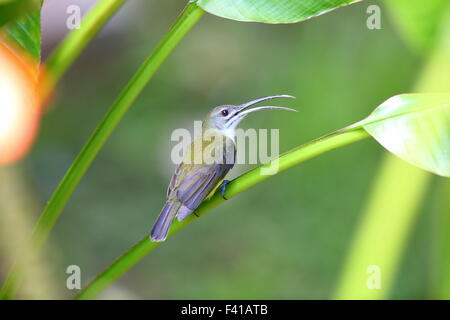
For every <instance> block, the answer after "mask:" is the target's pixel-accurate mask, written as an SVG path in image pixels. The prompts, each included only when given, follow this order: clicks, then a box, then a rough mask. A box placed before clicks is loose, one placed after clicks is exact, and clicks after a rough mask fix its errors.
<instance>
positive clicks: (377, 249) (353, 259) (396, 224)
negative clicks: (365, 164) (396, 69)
mask: <svg viewBox="0 0 450 320" xmlns="http://www.w3.org/2000/svg"><path fill="white" fill-rule="evenodd" d="M405 4H406V5H407V4H408V3H406V2H405ZM448 14H450V12H448ZM448 21H449V20H448V18H447V19H443V25H442V28H441V31H442V32H441V39H440V40H439V41H438V44H437V46H436V48H435V50H434V52H433V53H432V54H431V55H430V58H429V59H428V61H427V65H426V66H425V68H424V70H423V72H422V74H421V75H420V77H419V78H418V81H417V84H416V87H415V90H413V91H415V92H448V91H449V89H450V73H449V72H448V71H449V70H450V63H449V61H450V45H449V44H450V42H449V38H450V37H449V36H450V24H449V23H448ZM431 178H432V176H431V175H430V174H429V173H428V172H426V171H423V170H419V169H417V168H414V167H412V166H411V165H409V164H407V163H404V162H402V161H400V160H399V159H397V158H396V157H394V156H392V155H390V154H386V156H385V158H384V161H383V163H382V167H381V169H380V172H379V174H378V176H377V178H376V179H375V184H374V186H373V189H372V191H371V193H370V195H369V200H368V204H367V206H366V210H365V212H364V213H363V215H362V220H361V223H360V224H359V226H358V229H357V231H356V234H355V239H354V241H352V246H351V247H350V249H349V254H348V256H347V257H346V260H345V262H344V267H343V271H342V274H341V277H340V279H339V281H338V286H337V290H336V293H335V298H337V299H386V298H388V295H389V292H390V289H391V287H392V284H393V280H394V277H395V274H396V272H397V270H398V268H399V265H400V261H401V257H402V254H403V252H404V251H405V249H406V243H407V239H408V236H409V235H410V234H411V232H412V228H413V226H414V221H415V220H416V219H417V216H418V214H419V212H420V210H419V209H420V205H421V203H422V200H423V199H424V197H425V193H426V190H427V188H428V186H429V184H430V182H431ZM369 266H377V267H379V270H380V271H381V274H380V276H381V278H380V279H381V288H380V289H376V288H375V289H373V288H372V289H371V287H370V286H369V287H368V286H367V281H368V280H369V281H370V276H371V274H369V273H367V270H368V267H369Z"/></svg>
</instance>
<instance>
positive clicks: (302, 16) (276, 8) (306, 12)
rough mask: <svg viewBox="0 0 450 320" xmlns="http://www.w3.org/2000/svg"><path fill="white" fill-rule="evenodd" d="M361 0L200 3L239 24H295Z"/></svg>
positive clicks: (203, 0) (213, 0) (223, 0)
mask: <svg viewBox="0 0 450 320" xmlns="http://www.w3.org/2000/svg"><path fill="white" fill-rule="evenodd" d="M359 1H361V0H198V1H197V5H198V6H199V7H201V8H202V9H203V10H205V11H207V12H209V13H211V14H214V15H216V16H219V17H222V18H227V19H231V20H237V21H248V22H250V21H251V22H266V23H294V22H299V21H302V20H306V19H309V18H312V17H315V16H318V15H321V14H324V13H327V12H329V11H331V10H334V9H336V8H338V7H341V6H344V5H348V4H352V3H355V2H359Z"/></svg>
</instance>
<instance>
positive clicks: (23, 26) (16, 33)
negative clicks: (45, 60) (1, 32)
mask: <svg viewBox="0 0 450 320" xmlns="http://www.w3.org/2000/svg"><path fill="white" fill-rule="evenodd" d="M41 6H42V1H34V0H33V1H29V3H28V7H27V10H26V11H25V12H24V13H23V14H21V15H20V16H19V17H18V18H17V20H15V21H12V22H11V23H10V24H9V25H8V26H7V27H6V29H5V33H6V34H7V35H8V38H9V39H11V40H12V41H13V42H14V43H15V44H16V45H18V46H19V47H20V48H21V49H24V50H25V52H27V53H28V54H29V55H30V56H31V57H32V58H33V59H35V60H37V61H39V60H40V57H41Z"/></svg>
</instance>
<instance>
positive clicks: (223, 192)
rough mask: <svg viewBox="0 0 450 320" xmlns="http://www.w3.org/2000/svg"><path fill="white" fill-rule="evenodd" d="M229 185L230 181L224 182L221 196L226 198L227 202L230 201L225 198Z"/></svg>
mask: <svg viewBox="0 0 450 320" xmlns="http://www.w3.org/2000/svg"><path fill="white" fill-rule="evenodd" d="M229 183H230V180H223V182H222V185H221V188H222V192H221V195H222V198H224V199H225V200H228V199H227V198H225V190H226V188H227V185H228V184H229Z"/></svg>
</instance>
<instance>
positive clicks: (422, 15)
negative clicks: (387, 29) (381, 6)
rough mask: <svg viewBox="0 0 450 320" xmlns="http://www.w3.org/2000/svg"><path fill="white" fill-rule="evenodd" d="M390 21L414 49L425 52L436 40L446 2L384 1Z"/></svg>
mask: <svg viewBox="0 0 450 320" xmlns="http://www.w3.org/2000/svg"><path fill="white" fill-rule="evenodd" d="M385 4H386V6H387V7H388V8H389V9H390V10H389V12H390V14H391V15H392V18H393V19H392V21H393V23H395V24H396V25H397V26H398V28H399V30H400V32H401V33H402V34H403V36H404V38H405V40H407V42H408V43H409V44H410V45H411V46H412V47H413V48H415V49H417V50H419V51H426V50H428V49H430V48H431V47H432V46H433V45H434V43H435V42H436V40H437V36H438V33H439V27H440V23H441V22H442V19H443V17H444V14H445V11H446V8H448V7H449V6H450V2H449V1H448V0H427V1H423V0H386V1H385Z"/></svg>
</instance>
